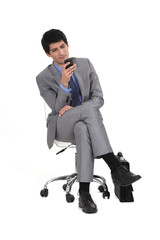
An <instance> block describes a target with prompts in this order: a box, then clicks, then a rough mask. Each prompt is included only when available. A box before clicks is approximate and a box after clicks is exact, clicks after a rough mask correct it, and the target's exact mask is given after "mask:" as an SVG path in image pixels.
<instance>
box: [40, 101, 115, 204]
mask: <svg viewBox="0 0 160 240" xmlns="http://www.w3.org/2000/svg"><path fill="white" fill-rule="evenodd" d="M47 108H48V106H47V105H46V104H45V102H44V109H45V119H46V120H47V113H46V111H47ZM54 144H55V145H57V146H58V147H61V148H62V150H61V151H59V152H58V153H57V154H59V153H61V152H64V151H65V150H66V149H67V148H76V145H74V144H72V143H69V142H61V141H57V140H55V141H54ZM75 168H76V171H75V172H74V173H72V174H70V175H65V176H60V177H56V178H52V179H50V180H48V181H47V182H46V183H45V185H44V188H43V189H42V190H41V191H40V195H41V196H42V197H47V196H48V188H47V186H48V185H49V184H50V183H51V182H55V181H58V180H65V181H67V182H66V183H65V184H64V185H63V190H64V191H65V192H66V201H67V202H68V203H70V202H73V201H74V199H75V198H74V196H73V195H72V194H71V193H70V192H71V189H72V185H73V184H74V183H75V182H76V180H77V164H76V153H75ZM93 182H96V183H98V184H99V187H98V190H99V191H100V192H102V196H103V198H108V199H109V198H110V192H109V191H108V187H107V184H106V180H105V178H104V177H102V176H99V175H93Z"/></svg>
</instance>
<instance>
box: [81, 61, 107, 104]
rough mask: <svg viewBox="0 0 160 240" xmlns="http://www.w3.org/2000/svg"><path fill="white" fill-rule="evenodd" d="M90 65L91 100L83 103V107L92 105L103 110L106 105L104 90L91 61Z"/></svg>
mask: <svg viewBox="0 0 160 240" xmlns="http://www.w3.org/2000/svg"><path fill="white" fill-rule="evenodd" d="M87 60H88V64H89V68H90V97H89V100H88V101H86V102H83V103H82V105H86V104H92V105H94V106H95V107H97V108H101V107H102V106H103V104H104V99H103V93H102V88H101V85H100V82H99V77H98V75H97V73H96V71H95V69H94V67H93V64H92V63H91V62H90V60H89V59H87Z"/></svg>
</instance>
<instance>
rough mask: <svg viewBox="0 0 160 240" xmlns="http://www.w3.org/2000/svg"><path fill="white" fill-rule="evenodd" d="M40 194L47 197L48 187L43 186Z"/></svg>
mask: <svg viewBox="0 0 160 240" xmlns="http://www.w3.org/2000/svg"><path fill="white" fill-rule="evenodd" d="M40 195H41V197H47V196H48V189H47V188H44V189H43V190H41V192H40Z"/></svg>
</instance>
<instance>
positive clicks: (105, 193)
mask: <svg viewBox="0 0 160 240" xmlns="http://www.w3.org/2000/svg"><path fill="white" fill-rule="evenodd" d="M106 197H107V198H108V199H109V198H110V192H108V191H104V192H103V198H106Z"/></svg>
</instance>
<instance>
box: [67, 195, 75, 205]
mask: <svg viewBox="0 0 160 240" xmlns="http://www.w3.org/2000/svg"><path fill="white" fill-rule="evenodd" d="M66 201H67V202H68V203H70V202H73V201H74V196H73V195H71V194H70V193H67V194H66Z"/></svg>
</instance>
